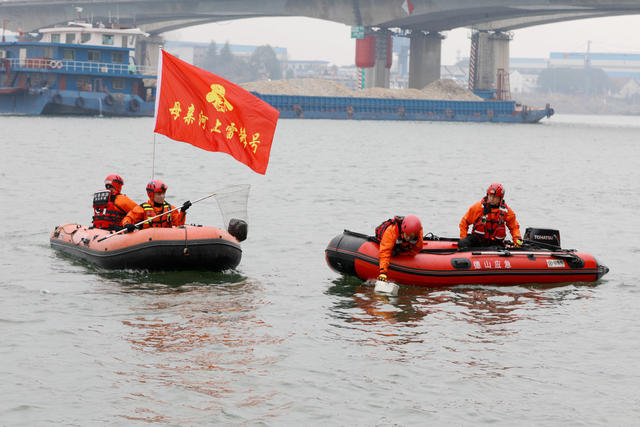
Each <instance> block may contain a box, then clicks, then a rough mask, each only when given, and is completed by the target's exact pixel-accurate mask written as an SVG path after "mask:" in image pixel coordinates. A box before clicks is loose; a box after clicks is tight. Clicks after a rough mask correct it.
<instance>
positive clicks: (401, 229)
mask: <svg viewBox="0 0 640 427" xmlns="http://www.w3.org/2000/svg"><path fill="white" fill-rule="evenodd" d="M422 235H423V232H422V224H421V223H420V218H418V217H417V216H415V215H407V216H405V217H402V216H396V217H393V218H391V219H388V220H386V221H385V222H383V223H382V224H380V225H379V226H378V227H376V238H377V239H378V240H379V241H380V250H379V252H378V259H379V260H380V275H379V276H378V280H382V281H386V280H387V273H388V271H389V263H390V262H391V257H392V256H396V255H407V256H415V255H416V254H418V253H419V252H420V251H421V250H422V245H423V242H422Z"/></svg>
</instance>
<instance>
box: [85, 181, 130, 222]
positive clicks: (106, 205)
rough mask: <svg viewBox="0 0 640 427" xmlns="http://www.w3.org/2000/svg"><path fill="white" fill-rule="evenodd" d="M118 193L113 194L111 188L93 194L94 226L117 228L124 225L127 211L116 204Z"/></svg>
mask: <svg viewBox="0 0 640 427" xmlns="http://www.w3.org/2000/svg"><path fill="white" fill-rule="evenodd" d="M117 198H118V195H117V194H116V195H114V196H112V195H111V192H110V191H109V190H105V191H98V192H97V193H94V194H93V217H92V220H93V226H94V227H95V228H102V229H105V230H116V229H117V228H118V227H120V226H121V225H122V219H123V218H124V217H125V216H126V215H127V211H125V210H124V209H122V208H121V207H120V206H118V205H117V204H116V199H117Z"/></svg>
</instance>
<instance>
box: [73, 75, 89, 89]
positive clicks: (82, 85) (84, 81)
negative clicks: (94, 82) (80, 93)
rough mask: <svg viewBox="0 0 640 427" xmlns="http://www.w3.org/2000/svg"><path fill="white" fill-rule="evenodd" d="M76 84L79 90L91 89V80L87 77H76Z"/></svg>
mask: <svg viewBox="0 0 640 427" xmlns="http://www.w3.org/2000/svg"><path fill="white" fill-rule="evenodd" d="M76 86H77V87H78V89H80V90H89V91H90V90H91V81H90V80H89V77H78V78H77V79H76Z"/></svg>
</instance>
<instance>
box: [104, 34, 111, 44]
mask: <svg viewBox="0 0 640 427" xmlns="http://www.w3.org/2000/svg"><path fill="white" fill-rule="evenodd" d="M102 44H106V45H109V46H113V34H103V35H102Z"/></svg>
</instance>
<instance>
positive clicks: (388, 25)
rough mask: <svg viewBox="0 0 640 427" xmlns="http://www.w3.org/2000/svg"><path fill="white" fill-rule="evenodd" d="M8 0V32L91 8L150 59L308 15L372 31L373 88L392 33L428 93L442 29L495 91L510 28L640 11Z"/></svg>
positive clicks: (413, 82) (595, 5)
mask: <svg viewBox="0 0 640 427" xmlns="http://www.w3.org/2000/svg"><path fill="white" fill-rule="evenodd" d="M411 3H412V6H413V8H412V9H407V8H406V7H403V4H404V0H242V1H238V0H72V1H70V0H0V19H7V20H8V25H7V28H9V29H12V30H17V29H18V28H21V29H22V30H23V31H33V30H36V29H38V28H42V27H46V26H52V25H54V24H60V23H66V22H67V21H70V20H74V19H76V18H77V16H78V11H77V8H78V7H81V8H83V9H84V10H83V14H84V16H85V17H92V18H93V19H94V21H98V20H100V21H102V22H109V21H114V20H118V22H120V24H121V25H137V26H139V27H140V28H142V29H143V30H145V31H146V32H148V33H150V34H151V35H152V38H151V39H150V40H148V41H147V42H145V45H144V46H142V49H146V50H148V51H149V52H148V53H149V54H151V53H152V52H153V51H156V49H155V48H152V47H155V46H157V45H158V44H160V43H161V38H160V37H159V34H161V33H163V32H166V31H170V30H175V29H178V28H184V27H189V26H193V25H200V24H205V23H211V22H218V21H230V20H236V19H244V18H256V17H274V16H301V17H310V18H317V19H324V20H328V21H334V22H340V23H343V24H346V25H351V26H362V27H365V33H366V34H367V35H370V36H374V37H375V39H376V43H375V54H374V56H375V60H374V64H373V66H370V67H367V68H366V79H365V81H366V85H367V87H373V86H388V81H389V69H388V67H387V65H388V62H387V59H386V57H387V51H386V50H387V49H388V48H389V47H388V45H387V40H388V36H389V35H392V34H398V33H401V34H402V35H403V36H406V37H409V38H410V69H409V86H410V87H414V88H422V87H424V86H425V85H426V84H429V83H431V82H432V81H435V80H437V79H438V78H440V60H441V41H442V39H443V37H442V35H441V34H440V33H441V32H442V31H447V30H452V29H454V28H460V27H467V28H472V29H473V30H475V31H474V33H473V36H472V45H471V55H470V57H471V62H472V65H471V68H470V83H471V85H472V87H473V88H475V89H495V88H496V85H499V82H498V81H497V77H496V76H497V75H498V70H500V69H502V70H503V72H508V64H509V40H510V39H511V36H510V34H508V32H509V31H512V30H516V29H520V28H525V27H529V26H534V25H541V24H548V23H554V22H561V21H568V20H576V19H586V18H596V17H606V16H619V15H632V14H640V1H638V0H411Z"/></svg>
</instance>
